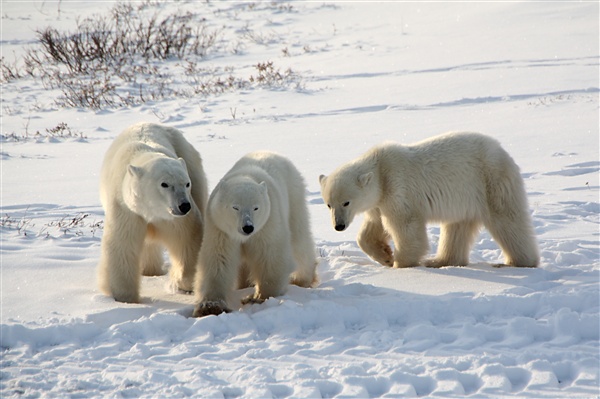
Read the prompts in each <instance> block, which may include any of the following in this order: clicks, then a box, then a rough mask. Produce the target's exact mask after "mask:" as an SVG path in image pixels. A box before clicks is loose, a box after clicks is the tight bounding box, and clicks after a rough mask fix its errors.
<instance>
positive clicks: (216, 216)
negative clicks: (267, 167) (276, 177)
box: [208, 176, 271, 242]
mask: <svg viewBox="0 0 600 399" xmlns="http://www.w3.org/2000/svg"><path fill="white" fill-rule="evenodd" d="M208 208H209V209H208V211H209V213H210V215H211V218H212V220H213V221H214V223H215V224H216V225H217V227H218V228H219V229H220V230H221V231H223V232H225V233H226V234H227V235H228V236H229V237H230V238H232V239H234V240H238V241H242V242H243V241H246V240H248V239H249V238H250V237H251V236H253V235H254V234H256V233H258V232H259V231H260V229H261V228H262V227H263V226H264V225H265V224H266V223H267V220H268V219H269V215H270V213H271V201H270V199H269V193H268V189H267V184H266V183H265V182H264V181H263V182H260V183H257V182H256V181H254V180H252V179H250V178H247V177H243V176H240V177H235V178H230V179H228V180H222V181H221V182H220V183H219V184H218V185H217V187H216V188H215V190H214V192H213V195H212V198H211V200H210V203H209V206H208Z"/></svg>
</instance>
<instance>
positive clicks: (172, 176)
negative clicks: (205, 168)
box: [123, 157, 192, 222]
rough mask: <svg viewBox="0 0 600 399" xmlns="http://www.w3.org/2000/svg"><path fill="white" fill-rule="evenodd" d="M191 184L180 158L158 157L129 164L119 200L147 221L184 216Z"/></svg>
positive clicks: (186, 210) (189, 200)
mask: <svg viewBox="0 0 600 399" xmlns="http://www.w3.org/2000/svg"><path fill="white" fill-rule="evenodd" d="M191 189H192V183H191V180H190V176H189V174H188V171H187V168H186V165H185V161H184V159H183V158H179V159H174V158H169V157H158V158H154V159H151V160H150V161H147V162H145V163H143V164H141V165H138V166H134V165H129V166H128V168H127V173H126V175H125V179H124V180H123V199H124V201H125V204H127V206H128V207H129V209H131V210H132V211H133V212H135V213H137V214H138V215H140V216H142V217H143V218H144V219H145V220H146V221H147V222H152V221H157V220H161V219H172V218H174V217H180V216H184V215H186V214H187V213H188V212H189V211H190V210H191V209H192V203H191V202H192V200H191Z"/></svg>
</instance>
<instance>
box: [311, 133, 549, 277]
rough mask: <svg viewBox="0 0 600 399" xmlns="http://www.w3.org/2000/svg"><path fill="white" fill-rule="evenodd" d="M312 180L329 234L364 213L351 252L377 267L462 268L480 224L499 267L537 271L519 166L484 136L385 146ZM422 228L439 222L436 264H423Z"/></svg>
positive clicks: (456, 135) (424, 236)
mask: <svg viewBox="0 0 600 399" xmlns="http://www.w3.org/2000/svg"><path fill="white" fill-rule="evenodd" d="M319 180H320V183H321V192H322V195H323V199H324V201H325V203H326V204H327V206H328V207H329V209H330V210H331V218H332V222H333V226H334V228H335V230H337V231H343V230H345V229H346V228H347V227H348V226H349V225H350V223H351V222H352V219H353V218H354V216H355V215H356V214H359V213H362V212H365V213H366V215H365V219H364V222H363V224H362V226H361V229H360V231H359V233H358V238H357V241H358V245H359V246H360V248H361V249H362V250H363V251H364V252H365V253H366V254H367V255H369V256H370V257H371V258H373V259H374V260H376V261H377V262H379V263H381V264H383V265H388V266H393V267H397V268H402V267H411V266H417V265H420V264H424V265H426V266H430V267H442V266H449V265H455V266H464V265H467V264H468V262H469V252H470V249H471V247H472V245H473V242H474V240H475V238H476V236H477V234H478V231H479V229H480V227H481V225H484V226H485V227H486V228H487V229H488V231H489V232H490V233H491V235H492V237H493V238H494V239H495V240H496V242H497V243H498V244H499V245H500V247H501V249H502V251H503V253H504V256H505V264H506V265H510V266H524V267H536V266H537V265H538V262H539V255H538V248H537V243H536V240H535V237H534V231H533V226H532V221H531V217H530V214H529V209H528V204H527V197H526V193H525V189H524V184H523V180H522V178H521V175H520V173H519V167H518V166H517V165H516V164H515V162H514V161H513V159H512V158H511V157H510V155H509V154H508V153H507V152H506V151H505V150H504V149H503V148H502V147H501V146H500V144H499V143H498V142H497V141H496V140H494V139H492V138H490V137H487V136H484V135H482V134H478V133H449V134H445V135H440V136H437V137H433V138H431V139H428V140H424V141H422V142H419V143H417V144H414V145H408V146H403V145H399V144H393V143H385V144H382V145H379V146H376V147H374V148H372V149H371V150H370V151H368V152H367V153H365V154H364V155H363V156H361V157H359V158H358V159H355V160H354V161H352V162H349V163H347V164H345V165H343V166H340V167H339V168H338V169H337V170H335V171H334V172H333V173H332V174H331V175H329V176H327V177H326V176H324V175H321V176H320V177H319ZM428 222H440V223H441V234H440V243H439V247H438V251H437V255H436V257H435V258H434V259H431V260H426V261H423V257H424V256H425V255H426V254H427V252H428V242H427V233H426V223H428ZM390 239H391V241H392V242H393V244H394V248H395V250H392V248H391V247H390V245H389V241H390Z"/></svg>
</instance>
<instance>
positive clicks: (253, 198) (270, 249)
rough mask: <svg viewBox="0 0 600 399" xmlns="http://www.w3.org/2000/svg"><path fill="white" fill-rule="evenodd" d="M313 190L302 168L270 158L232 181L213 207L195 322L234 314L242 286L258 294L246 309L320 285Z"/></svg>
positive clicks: (256, 158) (252, 162) (249, 159)
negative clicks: (310, 203)
mask: <svg viewBox="0 0 600 399" xmlns="http://www.w3.org/2000/svg"><path fill="white" fill-rule="evenodd" d="M305 190H306V188H305V184H304V180H303V178H302V176H301V175H300V173H299V172H298V170H297V169H296V168H295V167H294V165H293V164H292V163H291V162H290V161H289V160H288V159H287V158H284V157H282V156H280V155H277V154H274V153H270V152H254V153H250V154H248V155H246V156H244V157H243V158H241V159H240V160H239V161H238V162H237V163H236V164H235V165H234V166H233V167H232V168H231V170H230V171H229V172H227V173H226V174H225V176H224V177H223V179H222V180H221V181H220V182H219V183H218V184H217V186H216V187H215V189H214V190H213V192H212V193H211V195H210V198H209V200H208V206H207V211H206V224H205V232H206V235H205V241H204V244H203V245H202V249H201V250H200V255H199V259H198V268H197V271H196V284H195V289H194V291H195V293H196V297H197V302H198V305H197V306H196V309H195V311H194V316H196V317H201V316H206V315H210V314H215V315H216V314H220V313H222V312H229V311H230V309H229V306H228V304H227V303H228V301H229V300H230V298H229V295H230V294H231V293H232V292H233V290H234V288H235V284H236V281H237V283H238V286H239V287H246V286H248V285H254V286H255V292H254V295H251V296H250V297H248V298H245V299H244V300H243V302H244V303H248V302H262V301H264V300H265V299H267V298H269V297H274V296H279V295H282V294H284V293H285V291H286V288H287V285H288V283H289V282H290V280H291V282H292V283H294V284H296V285H299V286H302V287H309V286H311V285H312V284H314V283H315V282H316V279H317V278H316V270H315V269H316V264H317V262H316V249H315V244H314V241H313V238H312V235H311V231H310V221H309V214H308V209H307V205H306V199H305Z"/></svg>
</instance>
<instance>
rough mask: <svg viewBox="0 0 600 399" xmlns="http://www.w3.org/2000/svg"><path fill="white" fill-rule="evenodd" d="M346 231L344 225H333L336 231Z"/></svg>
mask: <svg viewBox="0 0 600 399" xmlns="http://www.w3.org/2000/svg"><path fill="white" fill-rule="evenodd" d="M345 229H346V225H345V224H336V225H335V230H336V231H344V230H345Z"/></svg>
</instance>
